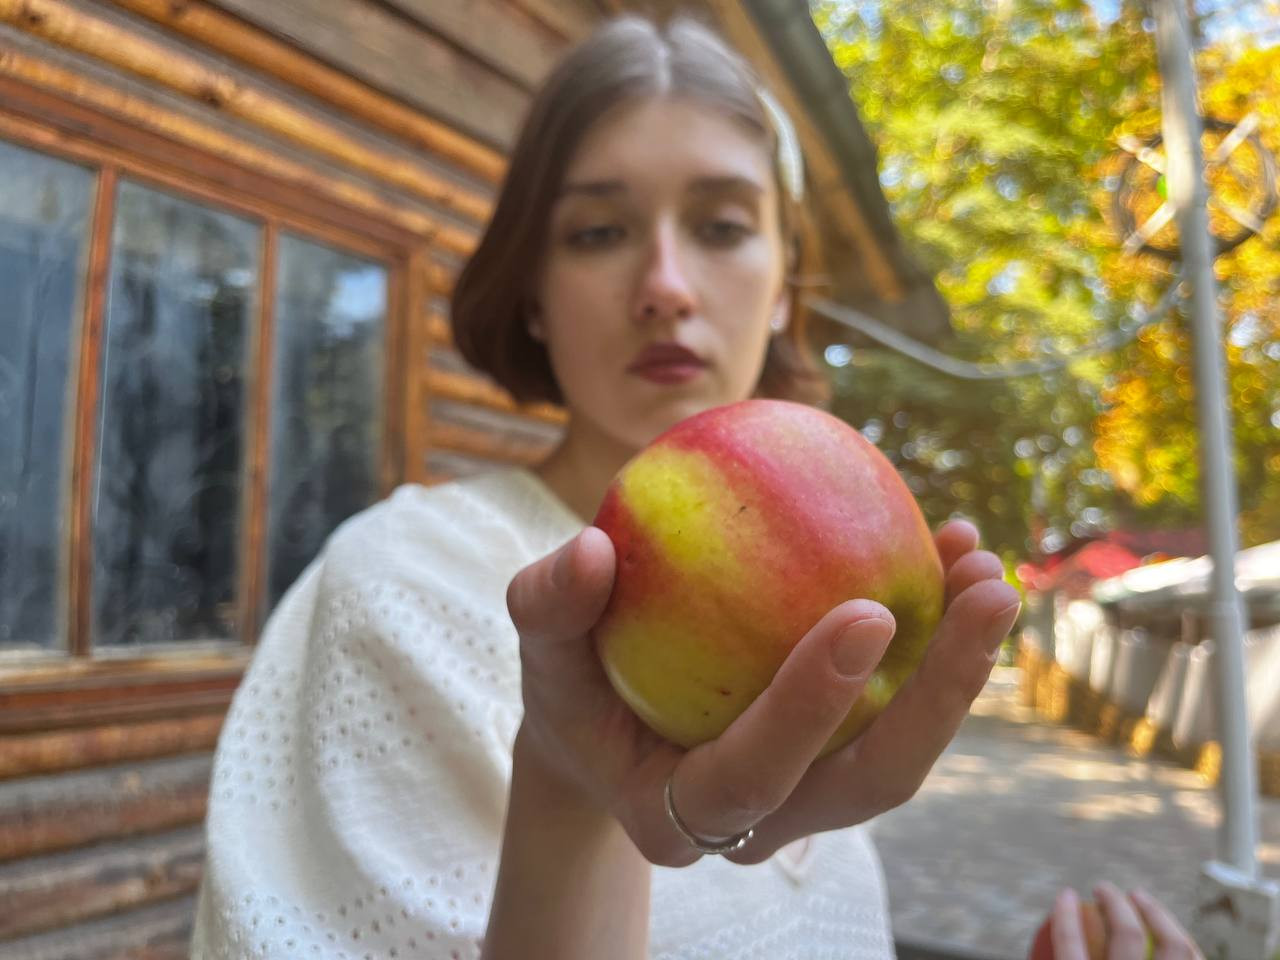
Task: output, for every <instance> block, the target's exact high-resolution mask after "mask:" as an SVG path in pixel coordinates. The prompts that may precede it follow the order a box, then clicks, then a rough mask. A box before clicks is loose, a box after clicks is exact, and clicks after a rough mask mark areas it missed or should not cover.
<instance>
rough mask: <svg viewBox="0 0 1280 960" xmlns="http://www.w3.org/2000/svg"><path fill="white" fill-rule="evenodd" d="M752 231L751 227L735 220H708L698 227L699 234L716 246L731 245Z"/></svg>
mask: <svg viewBox="0 0 1280 960" xmlns="http://www.w3.org/2000/svg"><path fill="white" fill-rule="evenodd" d="M750 233H751V228H750V227H748V226H745V225H744V224H741V223H738V222H737V221H734V220H708V221H707V222H706V223H703V224H702V225H701V226H699V227H698V235H699V236H700V237H701V238H702V239H703V240H705V241H707V242H708V243H711V244H713V245H715V246H721V247H731V246H733V245H735V244H737V243H739V242H740V241H741V240H743V239H744V238H745V237H747V236H748V235H749V234H750Z"/></svg>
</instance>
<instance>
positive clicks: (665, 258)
mask: <svg viewBox="0 0 1280 960" xmlns="http://www.w3.org/2000/svg"><path fill="white" fill-rule="evenodd" d="M693 309H694V293H693V287H692V285H691V284H690V282H689V275H688V271H687V269H686V265H685V264H684V263H683V262H682V256H681V251H680V243H679V237H678V236H677V232H676V230H675V229H674V228H672V227H668V226H662V227H659V228H658V229H657V230H655V231H654V237H653V241H652V243H651V244H650V248H649V251H648V259H647V261H646V262H645V264H644V267H643V274H642V275H641V277H640V286H639V290H638V295H637V298H636V319H637V320H638V321H640V322H641V323H654V322H663V323H671V322H674V321H679V320H684V319H687V318H688V317H690V316H692V315H693Z"/></svg>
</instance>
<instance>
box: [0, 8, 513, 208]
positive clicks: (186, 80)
mask: <svg viewBox="0 0 1280 960" xmlns="http://www.w3.org/2000/svg"><path fill="white" fill-rule="evenodd" d="M0 22H6V23H11V24H13V25H14V26H16V27H18V28H19V29H20V30H24V31H26V32H28V33H31V34H33V35H35V36H38V37H40V38H41V39H44V40H47V41H49V42H51V43H54V44H57V45H58V46H61V47H65V48H67V49H70V50H75V51H77V52H79V53H82V54H86V55H88V56H91V57H93V58H95V59H97V60H101V61H102V62H104V63H108V64H110V65H112V66H114V67H117V68H118V69H121V70H124V71H126V72H128V73H131V74H133V75H134V76H137V77H141V78H143V79H144V80H149V81H152V82H154V83H159V84H161V85H163V86H165V87H168V88H169V89H171V90H175V91H177V92H178V93H180V94H183V95H184V96H187V97H190V98H191V99H193V100H197V101H199V102H201V103H204V104H205V105H207V106H210V107H213V108H215V109H217V110H220V111H221V112H223V113H225V114H227V115H228V116H233V117H236V118H238V119H240V120H242V121H245V122H247V123H250V124H252V125H253V126H256V127H259V128H261V129H263V130H266V131H267V132H269V133H272V134H275V135H276V136H279V137H283V138H285V139H287V140H290V141H292V142H293V143H296V144H299V145H301V146H303V147H306V148H307V149H310V150H312V151H314V152H316V153H319V154H322V155H324V156H326V157H328V158H329V159H331V160H335V161H337V162H338V163H340V164H343V165H345V166H347V167H350V168H351V169H354V170H359V171H361V172H362V173H365V174H368V175H370V176H372V177H375V178H377V179H379V180H382V181H384V182H386V183H389V184H393V185H395V186H397V187H400V188H401V189H404V190H408V191H410V192H411V193H414V194H416V195H418V196H420V197H423V198H424V199H426V200H428V201H429V202H431V203H433V204H436V205H438V206H440V207H442V208H444V209H446V210H448V211H450V212H452V213H455V214H457V215H459V216H461V217H464V218H467V219H470V220H472V221H475V222H476V223H483V222H485V221H486V220H487V219H488V217H489V208H490V205H489V200H488V198H487V197H484V196H481V195H480V194H478V193H476V192H475V191H473V190H470V189H468V188H466V187H463V186H461V185H460V184H457V183H452V182H450V181H449V180H446V179H445V178H443V177H441V176H439V175H438V174H436V173H434V172H432V171H430V170H427V169H426V168H425V167H422V166H419V165H417V164H414V163H410V162H408V161H406V160H403V159H401V158H400V157H396V156H392V155H390V154H387V153H384V152H382V151H379V150H376V149H374V148H372V147H369V146H367V145H366V144H364V143H362V142H361V141H360V140H358V139H356V138H355V137H353V136H350V135H349V134H347V133H345V132H344V131H343V130H341V129H340V128H338V127H337V126H335V125H333V124H331V123H326V122H325V121H323V120H320V119H317V118H316V117H314V116H312V115H311V114H309V113H307V112H305V111H303V110H300V109H299V108H297V107H295V106H293V104H291V103H289V102H287V101H285V100H283V99H281V98H280V97H277V96H274V95H273V94H271V93H268V92H265V91H261V90H256V89H254V88H253V87H249V86H246V85H245V84H244V83H243V82H242V81H241V80H240V79H239V78H237V77H235V76H234V75H232V74H230V73H225V72H222V71H218V70H213V69H210V68H209V67H206V66H205V65H204V64H202V63H200V62H199V61H197V60H195V59H193V58H191V57H188V56H184V55H183V54H181V53H179V52H178V51H176V50H171V49H169V48H167V47H165V46H163V45H161V44H158V43H155V42H153V41H151V40H148V39H146V38H144V37H141V36H139V35H137V34H134V33H130V32H129V31H128V30H126V29H123V28H122V27H119V26H116V25H115V24H113V23H110V22H108V21H106V20H103V19H100V18H98V17H91V16H89V15H88V14H85V13H82V12H80V11H79V10H73V9H72V8H70V7H67V6H65V5H63V4H62V3H59V2H57V0H0Z"/></svg>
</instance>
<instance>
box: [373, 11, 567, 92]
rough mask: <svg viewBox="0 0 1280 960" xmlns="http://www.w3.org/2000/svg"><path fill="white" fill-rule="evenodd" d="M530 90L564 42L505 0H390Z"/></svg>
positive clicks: (416, 19) (554, 60) (551, 64)
mask: <svg viewBox="0 0 1280 960" xmlns="http://www.w3.org/2000/svg"><path fill="white" fill-rule="evenodd" d="M387 2H389V3H390V4H391V5H392V6H394V7H395V8H396V9H397V10H400V11H402V12H403V13H404V14H405V15H406V16H408V17H411V18H412V19H413V20H415V21H416V22H418V23H421V24H422V25H423V26H425V27H427V28H428V29H429V30H431V31H433V32H434V33H438V34H439V35H440V36H442V37H446V38H448V39H449V40H450V41H451V42H452V43H454V44H457V46H459V47H460V48H462V49H464V50H466V51H467V52H468V53H469V54H471V56H473V57H475V58H476V59H477V60H480V61H482V62H484V63H486V64H487V65H488V66H489V67H490V68H491V69H493V70H495V71H497V72H498V73H501V74H503V75H504V76H507V77H509V78H510V79H512V80H513V81H515V82H516V83H518V84H520V85H521V86H522V87H524V88H525V89H526V90H531V89H533V88H534V87H536V86H537V85H538V84H539V83H541V82H542V79H543V78H544V77H545V76H546V75H547V74H548V73H549V72H550V71H551V68H552V67H554V66H555V64H556V62H557V61H558V60H559V59H560V56H561V54H562V53H563V51H564V46H565V44H564V41H563V40H560V39H559V38H557V37H556V36H555V35H554V34H553V33H552V32H551V31H549V30H547V28H546V26H545V25H544V24H542V23H540V22H539V21H537V20H536V19H534V18H533V17H531V16H529V14H528V13H526V12H525V11H524V10H521V9H520V8H519V7H518V6H513V5H512V4H511V3H510V2H507V0H387Z"/></svg>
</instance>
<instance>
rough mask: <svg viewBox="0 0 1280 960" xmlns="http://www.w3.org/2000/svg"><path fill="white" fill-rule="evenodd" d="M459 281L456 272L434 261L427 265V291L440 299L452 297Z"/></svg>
mask: <svg viewBox="0 0 1280 960" xmlns="http://www.w3.org/2000/svg"><path fill="white" fill-rule="evenodd" d="M457 279H458V278H457V275H456V274H455V273H454V271H452V270H450V269H448V268H447V267H445V266H444V265H443V264H440V263H436V262H435V261H432V262H431V263H429V264H428V265H427V290H428V291H429V292H431V293H433V294H435V295H436V296H438V297H449V296H452V294H453V285H454V283H455V282H456V281H457Z"/></svg>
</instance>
